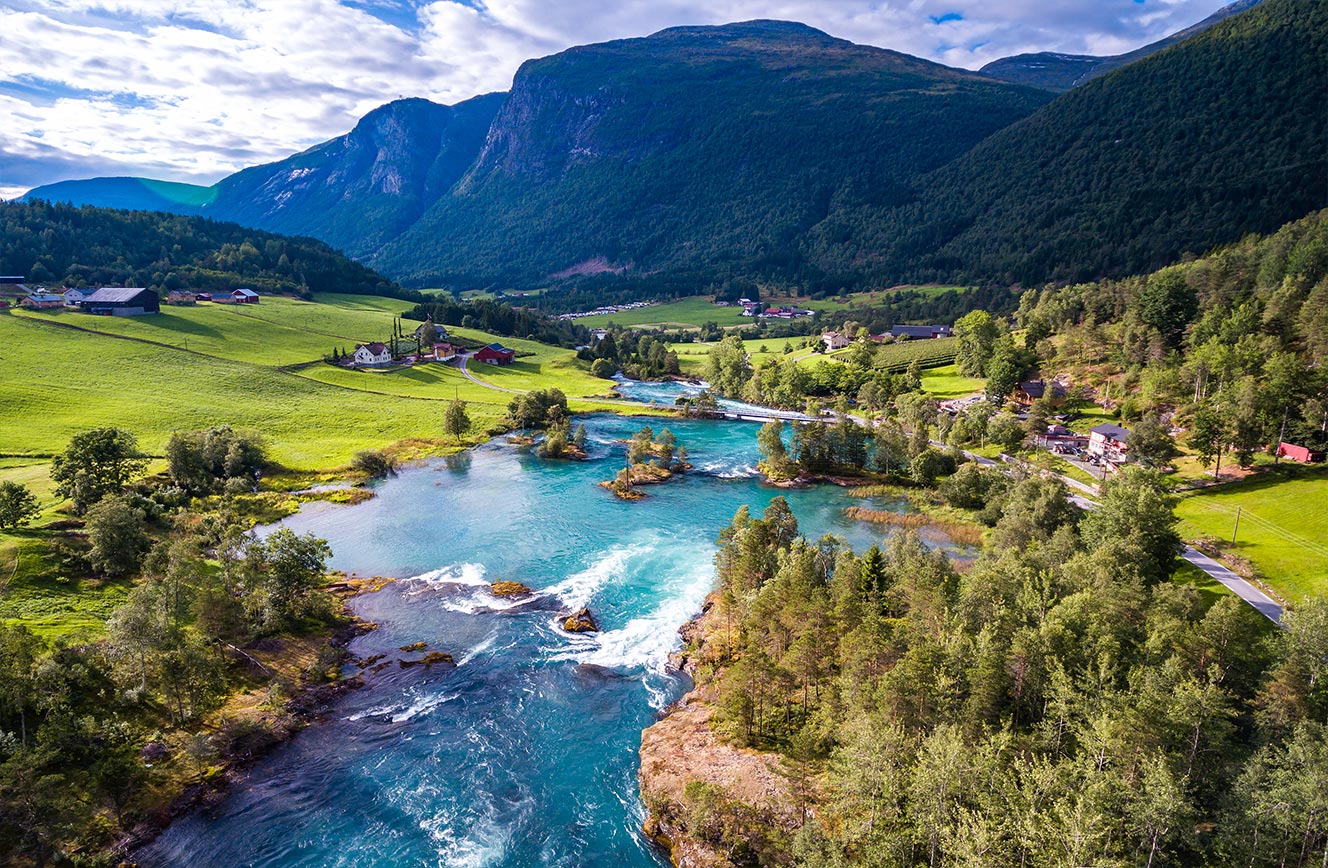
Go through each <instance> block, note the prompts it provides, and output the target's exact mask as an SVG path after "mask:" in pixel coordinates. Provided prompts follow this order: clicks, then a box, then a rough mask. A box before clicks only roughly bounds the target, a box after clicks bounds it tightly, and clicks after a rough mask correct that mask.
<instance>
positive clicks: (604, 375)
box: [590, 359, 618, 380]
mask: <svg viewBox="0 0 1328 868" xmlns="http://www.w3.org/2000/svg"><path fill="white" fill-rule="evenodd" d="M590 373H591V374H593V375H595V376H596V377H599V378H600V379H601V380H611V379H613V375H614V374H616V373H618V369H617V367H616V366H615V365H614V364H613V362H611V361H609V360H608V359H595V363H594V364H592V365H591V366H590Z"/></svg>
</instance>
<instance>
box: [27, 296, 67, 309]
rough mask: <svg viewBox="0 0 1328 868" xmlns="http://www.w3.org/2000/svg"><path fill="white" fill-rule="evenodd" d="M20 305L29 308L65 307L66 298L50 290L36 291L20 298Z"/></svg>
mask: <svg viewBox="0 0 1328 868" xmlns="http://www.w3.org/2000/svg"><path fill="white" fill-rule="evenodd" d="M18 306H19V307H26V308H28V309H29V310H47V309H49V308H57V307H64V306H65V300H64V299H63V298H61V297H60V296H58V295H53V294H51V293H49V292H34V293H32V294H30V295H27V296H25V297H23V298H20V299H19V300H18Z"/></svg>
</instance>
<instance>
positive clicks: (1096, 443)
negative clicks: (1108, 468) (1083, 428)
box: [1088, 422, 1130, 464]
mask: <svg viewBox="0 0 1328 868" xmlns="http://www.w3.org/2000/svg"><path fill="white" fill-rule="evenodd" d="M1129 436H1130V430H1129V429H1128V428H1122V427H1121V426H1119V425H1112V424H1111V423H1110V422H1105V423H1103V424H1101V425H1098V426H1096V427H1094V428H1090V429H1089V431H1088V454H1089V455H1095V456H1097V457H1098V458H1103V459H1105V460H1107V461H1111V462H1114V463H1116V464H1120V463H1121V462H1123V461H1126V460H1128V456H1127V454H1126V453H1127V452H1128V451H1129V446H1128V444H1127V443H1126V441H1127V439H1128V438H1129Z"/></svg>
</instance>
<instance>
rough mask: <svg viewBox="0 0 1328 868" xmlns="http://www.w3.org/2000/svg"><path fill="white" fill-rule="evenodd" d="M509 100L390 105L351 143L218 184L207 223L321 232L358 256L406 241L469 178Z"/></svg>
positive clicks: (341, 141) (348, 139)
mask: <svg viewBox="0 0 1328 868" xmlns="http://www.w3.org/2000/svg"><path fill="white" fill-rule="evenodd" d="M502 99H503V95H502V94H492V95H489V96H482V97H476V98H475V99H472V100H467V101H466V102H463V103H459V104H458V105H455V106H445V105H438V104H437V103H432V102H429V101H428V100H423V99H405V100H398V101H397V102H393V103H388V104H387V105H384V106H381V107H379V108H377V109H375V110H374V111H372V112H370V113H369V114H367V115H365V116H364V118H363V119H362V120H361V121H360V122H359V123H358V124H357V125H356V126H355V129H353V130H352V131H350V132H349V133H347V134H346V135H344V136H340V137H339V138H336V139H333V140H332V141H330V142H326V143H324V144H322V145H318V146H317V147H315V148H311V149H309V150H308V151H305V152H303V153H301V154H296V155H295V156H293V157H290V158H288V159H285V160H282V161H281V162H278V163H272V164H269V165H265V166H256V167H255V168H252V169H246V170H245V171H243V172H238V173H237V174H235V175H231V176H230V177H228V178H226V179H224V180H222V181H221V182H220V183H218V184H217V196H216V198H215V201H214V202H213V203H212V204H210V205H209V206H207V207H206V208H205V209H204V212H203V213H205V214H206V215H207V216H212V217H216V218H218V219H223V220H233V221H235V222H237V223H243V224H246V225H251V226H258V227H260V228H264V229H269V230H273V231H278V232H290V233H298V234H305V235H313V236H315V237H318V238H321V239H322V240H324V241H327V242H328V243H330V244H332V245H334V246H336V247H339V248H341V249H342V250H345V251H346V252H347V253H350V254H351V255H352V256H361V257H362V256H367V255H369V254H372V253H373V252H374V251H375V250H377V249H378V248H379V247H380V246H382V244H383V243H384V242H385V241H387V240H390V239H391V238H394V237H396V235H398V234H399V233H400V232H401V231H403V230H404V229H405V228H406V227H407V226H409V225H410V224H412V223H414V222H415V220H416V219H418V217H419V216H420V214H421V213H423V212H424V210H425V209H426V208H428V207H429V205H431V204H432V203H433V202H434V201H436V200H437V199H438V198H439V197H440V196H442V195H444V194H445V193H447V191H448V190H450V189H451V188H452V186H453V185H455V184H456V182H457V181H458V180H459V179H460V178H461V176H462V175H463V174H465V172H466V169H468V168H469V167H470V165H471V164H472V163H473V162H474V160H475V157H476V155H477V154H478V153H479V151H480V148H481V147H482V146H483V144H484V140H485V135H486V134H487V132H488V130H489V125H490V123H491V122H492V120H493V116H494V114H495V113H496V112H497V110H498V106H499V105H500V104H501V103H502Z"/></svg>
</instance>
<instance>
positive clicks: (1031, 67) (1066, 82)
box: [979, 0, 1262, 93]
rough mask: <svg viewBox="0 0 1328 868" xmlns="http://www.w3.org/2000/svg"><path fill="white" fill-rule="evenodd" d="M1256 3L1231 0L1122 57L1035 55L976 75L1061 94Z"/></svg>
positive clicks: (995, 63)
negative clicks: (1195, 20) (1197, 21)
mask: <svg viewBox="0 0 1328 868" xmlns="http://www.w3.org/2000/svg"><path fill="white" fill-rule="evenodd" d="M1260 2H1262V0H1234V2H1231V3H1228V4H1227V5H1226V6H1223V7H1222V8H1221V9H1219V10H1217V11H1216V12H1214V13H1213V14H1212V15H1209V16H1208V17H1207V18H1205V19H1204V20H1202V21H1200V22H1199V23H1197V24H1192V25H1190V26H1189V27H1186V28H1185V29H1184V30H1178V31H1177V32H1175V33H1173V34H1171V35H1170V36H1168V37H1166V38H1165V39H1159V40H1158V41H1157V42H1152V43H1149V44H1148V45H1145V46H1143V47H1142V48H1136V49H1135V50H1134V51H1130V52H1127V53H1125V54H1117V55H1112V56H1109V57H1098V56H1096V55H1092V54H1065V53H1062V52H1056V51H1038V52H1035V53H1031V54H1015V55H1012V56H1010V57H1002V58H1000V59H998V60H993V61H992V62H991V63H988V64H987V65H986V66H984V67H982V69H981V70H979V71H980V72H982V73H983V74H984V75H989V76H991V77H992V78H999V79H1000V80H1001V81H1008V82H1010V83H1012V84H1026V85H1028V86H1030V87H1038V88H1042V89H1043V90H1049V91H1052V92H1053V93H1064V92H1065V91H1067V90H1069V89H1070V88H1072V87H1078V86H1079V85H1081V84H1083V83H1084V82H1086V81H1091V80H1092V79H1094V78H1097V77H1099V76H1102V75H1106V74H1107V73H1108V72H1111V71H1112V70H1113V69H1120V68H1121V67H1122V66H1126V65H1128V64H1131V63H1134V62H1135V61H1136V60H1143V59H1144V58H1145V57H1148V56H1149V55H1150V54H1156V53H1157V52H1159V51H1161V50H1163V49H1164V48H1170V47H1171V46H1173V45H1176V44H1177V43H1180V42H1184V41H1185V40H1186V39H1189V38H1190V37H1191V36H1197V35H1198V34H1200V33H1203V32H1204V31H1205V30H1207V29H1208V28H1209V27H1212V26H1213V25H1214V24H1217V23H1218V22H1219V21H1223V20H1225V19H1227V18H1230V17H1231V16H1232V15H1236V14H1238V13H1241V12H1244V11H1246V10H1247V9H1252V8H1254V7H1255V6H1257V5H1259V3H1260Z"/></svg>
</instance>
